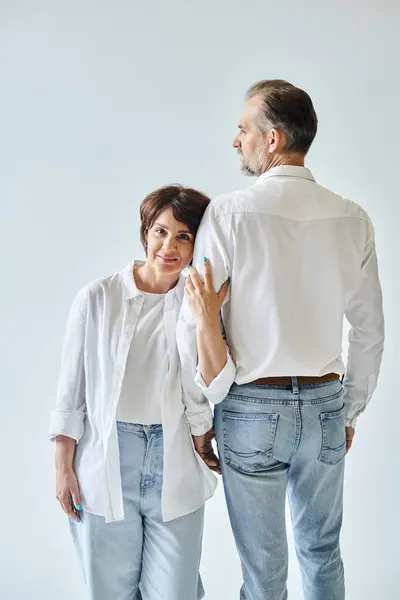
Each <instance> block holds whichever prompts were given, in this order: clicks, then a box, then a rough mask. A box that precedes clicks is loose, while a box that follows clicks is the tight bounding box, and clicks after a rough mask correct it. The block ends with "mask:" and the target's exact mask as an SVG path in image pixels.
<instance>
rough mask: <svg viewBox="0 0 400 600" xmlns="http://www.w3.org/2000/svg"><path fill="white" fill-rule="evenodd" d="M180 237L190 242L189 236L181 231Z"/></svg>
mask: <svg viewBox="0 0 400 600" xmlns="http://www.w3.org/2000/svg"><path fill="white" fill-rule="evenodd" d="M181 239H182V240H184V241H185V242H190V236H188V235H186V233H182V235H181Z"/></svg>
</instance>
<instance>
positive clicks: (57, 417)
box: [49, 410, 85, 442]
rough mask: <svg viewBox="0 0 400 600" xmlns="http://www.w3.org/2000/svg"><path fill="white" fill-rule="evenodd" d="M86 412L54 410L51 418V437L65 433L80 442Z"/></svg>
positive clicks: (52, 438) (51, 438)
mask: <svg viewBox="0 0 400 600" xmlns="http://www.w3.org/2000/svg"><path fill="white" fill-rule="evenodd" d="M84 416H85V415H84V413H83V412H82V411H80V410H63V411H58V410H56V411H54V412H53V413H52V415H51V419H50V428H49V439H50V440H54V439H55V438H56V437H57V436H58V435H65V437H69V438H72V439H74V440H75V441H76V442H79V440H80V439H81V437H82V435H83V419H84Z"/></svg>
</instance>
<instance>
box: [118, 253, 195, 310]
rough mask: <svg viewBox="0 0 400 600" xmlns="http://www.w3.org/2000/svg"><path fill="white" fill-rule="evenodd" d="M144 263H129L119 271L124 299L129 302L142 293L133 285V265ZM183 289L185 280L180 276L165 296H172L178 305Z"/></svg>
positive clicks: (136, 261)
mask: <svg viewBox="0 0 400 600" xmlns="http://www.w3.org/2000/svg"><path fill="white" fill-rule="evenodd" d="M143 264H144V261H142V260H135V261H134V262H133V263H130V264H129V265H128V266H126V267H125V268H124V269H123V270H122V271H121V280H122V285H123V288H124V291H125V298H126V299H127V300H130V299H132V298H136V297H137V296H142V295H143V294H142V291H141V290H139V288H138V287H137V285H136V283H135V278H134V277H133V268H134V266H135V265H143ZM184 287H185V278H184V276H183V275H181V276H180V277H179V279H178V282H177V284H176V286H175V287H174V288H172V290H170V291H169V292H167V296H169V295H174V296H176V298H177V299H178V301H179V302H180V303H182V301H183V290H184Z"/></svg>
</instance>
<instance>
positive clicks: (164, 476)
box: [50, 186, 222, 600]
mask: <svg viewBox="0 0 400 600" xmlns="http://www.w3.org/2000/svg"><path fill="white" fill-rule="evenodd" d="M208 203H209V199H208V198H207V197H205V196H204V195H203V194H201V193H200V192H197V191H195V190H193V189H190V188H183V187H179V186H169V187H165V188H162V189H159V190H156V191H155V192H153V193H152V194H150V195H149V196H148V197H147V198H145V200H144V201H143V202H142V204H141V207H140V217H141V230H140V238H141V242H142V244H143V246H144V248H145V252H146V261H145V262H144V263H140V262H135V263H134V264H133V265H130V266H128V267H127V268H125V269H124V270H123V271H121V272H119V273H116V274H114V275H112V276H111V277H107V278H105V279H101V280H99V281H96V282H94V283H91V284H89V285H88V286H86V287H85V288H84V289H83V290H82V291H81V292H80V293H79V294H78V295H77V297H76V299H75V301H74V303H73V305H72V309H71V312H70V316H69V319H68V323H67V329H66V337H65V342H64V349H63V358H62V367H61V374H60V380H59V389H58V401H57V407H56V409H55V411H54V413H53V416H52V421H51V427H50V438H51V439H54V440H55V441H56V472H57V498H58V500H59V501H60V503H61V506H62V508H63V509H64V511H65V512H66V513H67V514H68V515H69V517H70V524H71V531H72V535H73V539H74V541H75V544H76V547H77V550H78V554H79V556H80V560H81V562H82V565H83V570H84V576H85V581H86V585H87V588H88V592H89V598H90V599H92V600H128V599H129V600H133V599H135V600H136V599H137V600H139V599H143V600H197V599H198V598H202V597H203V590H202V586H201V581H200V577H199V562H200V554H201V540H202V530H203V514H204V503H205V501H206V500H207V499H208V498H210V497H211V496H212V494H213V492H214V490H215V486H216V481H215V477H214V475H213V474H212V473H211V471H210V470H209V468H208V467H207V466H206V464H205V463H204V462H203V461H202V460H201V458H200V456H199V455H198V454H197V453H196V452H195V451H194V448H193V443H192V438H191V434H190V431H189V426H188V422H187V418H186V416H185V406H184V404H183V401H182V385H181V381H180V371H179V359H178V353H177V348H176V337H175V334H176V331H175V330H176V323H177V318H178V314H179V310H180V306H181V303H182V299H183V293H184V278H183V277H182V276H181V273H182V271H183V269H184V268H185V267H187V266H188V265H189V264H190V263H191V260H192V256H193V247H194V241H195V236H196V232H197V229H198V227H199V224H200V221H201V218H202V215H203V213H204V210H205V208H206V206H207V204H208ZM221 301H222V298H221ZM219 308H220V303H218V302H216V303H215V311H216V312H217V314H218V312H219ZM183 393H184V390H183ZM194 410H195V409H194ZM203 412H204V407H203ZM210 423H211V421H210V422H209V423H208V424H205V423H204V422H201V421H200V420H199V421H198V426H197V427H194V426H193V425H192V427H191V433H192V434H194V435H199V436H202V435H203V434H204V433H206V432H207V431H208V429H210V426H211V425H210ZM139 588H140V591H139Z"/></svg>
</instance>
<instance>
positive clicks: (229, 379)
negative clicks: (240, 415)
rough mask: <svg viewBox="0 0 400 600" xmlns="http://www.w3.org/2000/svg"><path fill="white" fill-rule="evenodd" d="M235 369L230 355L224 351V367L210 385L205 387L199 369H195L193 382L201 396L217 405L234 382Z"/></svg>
mask: <svg viewBox="0 0 400 600" xmlns="http://www.w3.org/2000/svg"><path fill="white" fill-rule="evenodd" d="M235 377H236V367H235V364H234V362H233V360H232V358H231V355H230V354H229V352H228V349H227V350H226V365H225V366H224V368H223V369H222V371H220V373H218V375H217V376H216V377H215V379H213V380H212V382H211V383H210V385H206V383H205V381H204V379H203V377H202V376H201V373H200V371H199V368H198V367H197V372H196V377H195V382H196V385H197V386H198V387H199V388H200V389H201V391H202V393H203V395H204V396H205V397H206V398H207V399H208V400H209V401H210V402H212V403H213V404H218V403H219V402H222V400H224V399H225V398H226V396H227V395H228V393H229V390H230V388H231V386H232V383H233V382H234V381H235Z"/></svg>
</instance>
